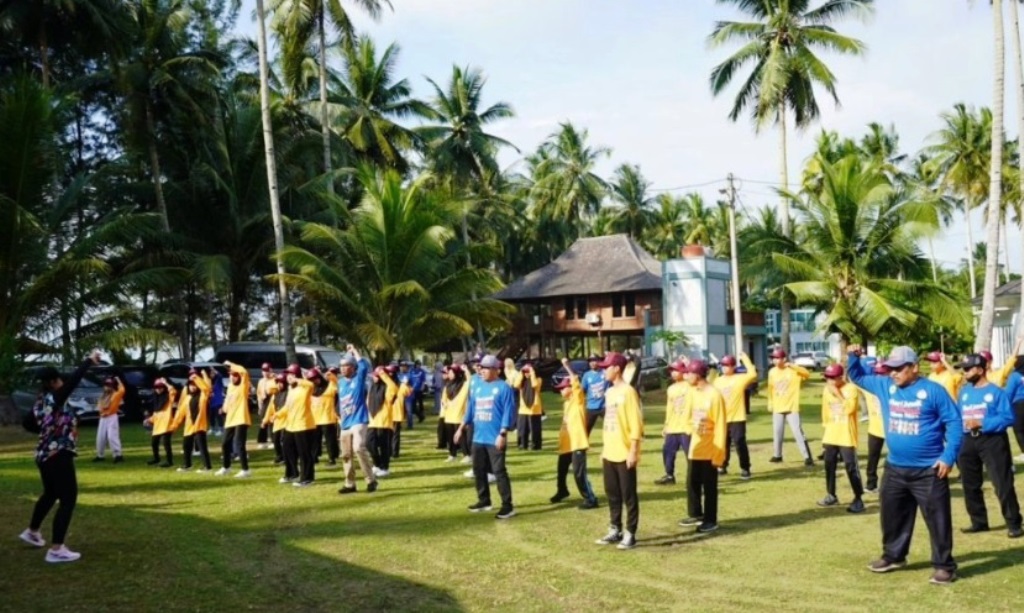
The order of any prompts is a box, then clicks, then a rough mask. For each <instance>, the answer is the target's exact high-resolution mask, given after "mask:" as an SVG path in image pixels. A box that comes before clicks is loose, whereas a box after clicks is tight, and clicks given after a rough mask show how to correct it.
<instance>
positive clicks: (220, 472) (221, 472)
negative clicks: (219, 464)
mask: <svg viewBox="0 0 1024 613" xmlns="http://www.w3.org/2000/svg"><path fill="white" fill-rule="evenodd" d="M230 472H231V471H230V470H228V469H226V468H221V469H218V470H217V472H215V473H213V474H214V475H215V476H217V477H223V476H224V475H226V474H228V473H230Z"/></svg>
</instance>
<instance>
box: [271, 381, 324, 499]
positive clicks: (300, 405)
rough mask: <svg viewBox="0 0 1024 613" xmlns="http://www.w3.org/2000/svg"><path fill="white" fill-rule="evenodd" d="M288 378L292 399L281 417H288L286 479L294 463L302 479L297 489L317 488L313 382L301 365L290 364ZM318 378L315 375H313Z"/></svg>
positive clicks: (285, 434) (289, 396)
mask: <svg viewBox="0 0 1024 613" xmlns="http://www.w3.org/2000/svg"><path fill="white" fill-rule="evenodd" d="M284 373H285V376H287V377H288V399H287V401H286V402H285V405H284V408H282V409H281V410H280V411H279V413H284V416H285V417H284V436H283V437H282V439H281V442H282V444H283V446H284V457H285V464H286V468H285V478H287V476H288V468H287V465H288V464H289V463H290V464H291V467H292V468H293V470H294V471H296V472H293V473H292V474H297V475H298V480H297V481H295V480H293V483H292V485H293V486H295V487H307V486H310V485H313V482H314V481H315V480H316V468H315V467H314V464H315V459H316V457H315V456H314V455H313V452H314V451H315V447H314V445H316V434H317V430H316V421H314V419H313V403H312V396H311V394H312V392H313V382H312V381H309V380H307V379H306V378H304V377H303V375H302V368H301V367H300V366H299V365H298V364H290V365H289V366H288V368H286V369H285V371H284ZM311 374H314V373H311Z"/></svg>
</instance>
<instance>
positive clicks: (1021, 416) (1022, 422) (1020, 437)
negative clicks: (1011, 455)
mask: <svg viewBox="0 0 1024 613" xmlns="http://www.w3.org/2000/svg"><path fill="white" fill-rule="evenodd" d="M1013 436H1014V438H1016V439H1017V447H1019V448H1020V451H1021V453H1024V400H1018V401H1017V402H1015V403H1013Z"/></svg>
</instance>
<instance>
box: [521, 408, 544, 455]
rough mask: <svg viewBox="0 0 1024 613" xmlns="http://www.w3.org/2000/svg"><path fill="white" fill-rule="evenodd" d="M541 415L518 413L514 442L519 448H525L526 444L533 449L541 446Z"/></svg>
mask: <svg viewBox="0 0 1024 613" xmlns="http://www.w3.org/2000/svg"><path fill="white" fill-rule="evenodd" d="M540 418H541V415H520V416H519V422H518V426H519V427H518V428H517V429H516V444H517V445H518V446H519V448H520V449H526V448H527V446H528V445H527V444H528V443H530V446H531V447H532V448H533V449H540V447H541V430H542V426H543V424H542V423H541V420H540Z"/></svg>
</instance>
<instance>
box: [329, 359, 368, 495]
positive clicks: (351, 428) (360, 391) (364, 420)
mask: <svg viewBox="0 0 1024 613" xmlns="http://www.w3.org/2000/svg"><path fill="white" fill-rule="evenodd" d="M340 367H341V373H340V375H341V376H339V377H338V416H339V417H340V418H341V461H342V465H343V468H344V470H345V485H344V486H343V487H342V488H341V489H340V490H338V493H339V494H352V493H354V492H355V491H356V471H355V466H354V465H353V464H352V457H353V456H355V457H356V458H358V459H359V469H360V470H362V471H363V476H364V477H365V478H366V491H367V492H375V491H377V477H375V476H374V474H373V462H371V461H370V452H369V451H368V450H367V448H366V438H367V429H368V427H369V423H370V411H369V409H368V408H367V407H366V378H367V376H368V375H369V372H370V362H369V361H368V360H367V359H366V358H363V357H361V356H360V355H359V351H357V350H356V348H355V346H353V345H349V346H348V353H346V354H345V355H344V356H343V357H342V358H341V364H340Z"/></svg>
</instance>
